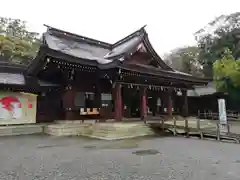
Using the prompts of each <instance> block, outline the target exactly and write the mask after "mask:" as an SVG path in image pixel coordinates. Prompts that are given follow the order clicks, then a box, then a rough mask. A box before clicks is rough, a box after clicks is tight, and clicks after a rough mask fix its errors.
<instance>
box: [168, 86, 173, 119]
mask: <svg viewBox="0 0 240 180" xmlns="http://www.w3.org/2000/svg"><path fill="white" fill-rule="evenodd" d="M168 116H169V118H172V89H171V88H170V89H168Z"/></svg>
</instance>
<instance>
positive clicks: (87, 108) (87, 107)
mask: <svg viewBox="0 0 240 180" xmlns="http://www.w3.org/2000/svg"><path fill="white" fill-rule="evenodd" d="M24 74H25V75H26V76H27V77H32V78H35V79H36V80H37V81H38V86H39V87H38V89H39V90H38V92H37V93H38V94H39V96H38V97H37V115H36V116H37V117H36V119H37V122H46V121H53V120H64V119H65V120H87V119H99V120H100V121H104V120H106V119H115V120H116V121H121V120H123V119H124V118H129V119H131V118H133V117H134V118H139V120H146V119H147V118H148V117H150V116H159V115H162V114H165V115H169V116H172V115H173V114H179V115H182V116H188V98H187V90H188V89H193V87H194V86H195V85H198V86H201V85H206V84H207V83H208V82H209V80H208V79H204V78H200V77H193V76H191V75H189V74H185V73H182V72H179V71H176V70H174V69H172V68H171V67H170V66H168V65H167V64H166V63H165V62H164V61H163V60H162V59H161V57H159V55H158V54H157V53H156V52H155V50H154V48H153V47H152V45H151V43H150V41H149V38H148V34H147V32H146V30H145V28H144V27H142V28H140V29H139V30H137V31H136V32H134V33H132V34H130V35H128V36H126V37H125V38H123V39H121V40H119V41H117V42H116V43H114V44H109V43H106V42H102V41H98V40H95V39H91V38H88V37H84V36H80V35H76V34H73V33H69V32H66V31H62V30H59V29H56V28H53V27H49V26H47V31H46V32H45V33H44V34H43V36H42V44H41V47H40V49H39V52H38V55H37V57H36V58H35V59H34V60H33V61H32V63H31V64H30V65H29V66H28V67H27V68H26V69H25V70H24ZM35 87H37V85H36V86H35Z"/></svg>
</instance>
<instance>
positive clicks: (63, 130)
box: [44, 121, 155, 140]
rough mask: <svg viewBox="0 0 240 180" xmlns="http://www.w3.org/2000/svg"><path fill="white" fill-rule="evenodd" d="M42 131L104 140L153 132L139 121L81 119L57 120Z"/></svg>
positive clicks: (152, 133) (50, 133) (146, 134)
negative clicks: (107, 121) (108, 121)
mask: <svg viewBox="0 0 240 180" xmlns="http://www.w3.org/2000/svg"><path fill="white" fill-rule="evenodd" d="M44 132H45V133H46V134H49V135H55V136H76V135H79V136H87V137H92V138H98V139H104V140H117V139H125V138H133V137H140V136H149V135H154V134H155V133H154V131H153V130H152V129H151V127H149V126H148V125H146V124H144V123H139V122H136V123H125V122H112V123H90V122H87V123H85V122H84V123H82V122H81V121H79V122H78V121H73V122H70V121H68V122H63V121H61V122H59V121H58V122H56V123H55V124H51V125H47V126H45V127H44Z"/></svg>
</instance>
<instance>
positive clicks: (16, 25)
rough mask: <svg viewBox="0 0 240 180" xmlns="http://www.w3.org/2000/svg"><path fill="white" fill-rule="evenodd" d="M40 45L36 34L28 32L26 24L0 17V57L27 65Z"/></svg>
mask: <svg viewBox="0 0 240 180" xmlns="http://www.w3.org/2000/svg"><path fill="white" fill-rule="evenodd" d="M39 45H40V40H39V39H38V33H35V32H29V31H28V30H27V28H26V22H25V21H21V20H19V19H10V18H4V17H0V56H1V57H2V58H3V59H5V60H7V61H10V62H15V63H23V64H27V63H29V61H31V59H33V58H34V57H35V56H36V53H37V50H38V48H39Z"/></svg>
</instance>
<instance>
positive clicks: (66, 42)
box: [36, 26, 172, 70]
mask: <svg viewBox="0 0 240 180" xmlns="http://www.w3.org/2000/svg"><path fill="white" fill-rule="evenodd" d="M47 27H48V30H47V31H46V32H45V33H44V34H43V44H42V46H45V47H47V48H48V52H54V54H55V55H56V53H58V55H57V56H58V57H60V58H61V56H64V60H65V61H69V59H71V60H73V59H75V63H79V64H88V63H89V65H93V64H108V63H111V62H113V61H122V60H124V59H126V57H129V56H131V55H132V54H133V53H134V52H136V51H137V50H138V49H139V46H140V44H141V43H144V44H145V46H146V47H147V48H148V51H149V52H150V54H152V56H153V57H154V58H155V59H156V61H158V63H159V65H160V66H161V67H163V68H164V69H168V70H172V68H171V67H169V66H168V65H167V64H165V63H164V62H163V60H162V59H161V58H160V57H159V56H158V55H157V53H156V52H155V51H154V50H153V48H152V46H151V44H150V41H149V39H148V35H147V33H146V31H145V29H144V27H145V26H144V27H142V28H140V29H138V30H137V31H135V32H134V33H132V34H130V35H128V36H126V37H124V38H123V39H121V40H119V41H117V42H116V43H114V44H110V43H106V42H103V41H98V40H95V39H91V38H88V37H85V36H80V35H76V34H73V33H70V32H66V31H62V30H59V29H56V28H53V27H50V26H47ZM42 49H45V50H46V48H42ZM45 53H47V51H46V52H45ZM50 56H51V54H50ZM70 56H71V57H70ZM66 57H69V58H66ZM36 59H37V58H36ZM62 59H63V58H62ZM83 61H85V62H83ZM93 61H95V62H93Z"/></svg>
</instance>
